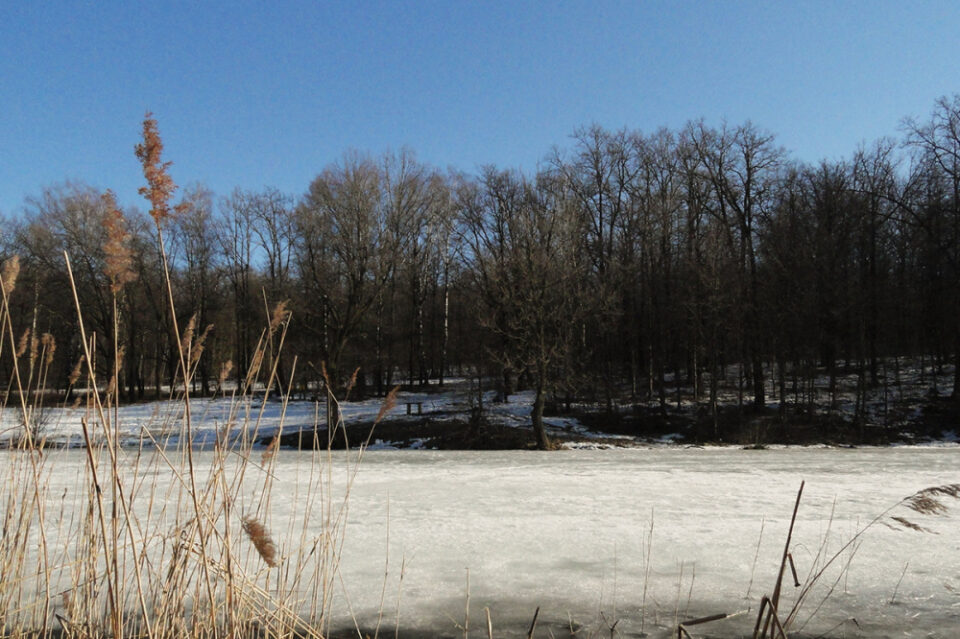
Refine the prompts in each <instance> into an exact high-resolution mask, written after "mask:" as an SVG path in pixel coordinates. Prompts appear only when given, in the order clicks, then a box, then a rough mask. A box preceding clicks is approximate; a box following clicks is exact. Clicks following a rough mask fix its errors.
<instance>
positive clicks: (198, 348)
mask: <svg viewBox="0 0 960 639" xmlns="http://www.w3.org/2000/svg"><path fill="white" fill-rule="evenodd" d="M211 330H213V324H207V327H206V328H205V329H203V332H202V333H201V334H200V337H198V338H197V340H196V341H195V342H194V343H193V346H191V347H190V365H191V366H193V365H194V364H196V363H197V362H199V361H200V356H201V355H203V349H204V348H205V346H204V344H205V343H206V341H207V336H208V335H210V331H211Z"/></svg>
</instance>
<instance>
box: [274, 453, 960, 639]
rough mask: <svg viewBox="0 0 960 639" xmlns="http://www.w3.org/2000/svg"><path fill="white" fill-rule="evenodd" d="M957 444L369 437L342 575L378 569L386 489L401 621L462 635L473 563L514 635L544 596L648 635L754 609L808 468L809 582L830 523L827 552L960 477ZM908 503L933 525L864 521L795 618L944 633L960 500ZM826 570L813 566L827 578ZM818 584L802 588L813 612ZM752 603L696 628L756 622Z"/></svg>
mask: <svg viewBox="0 0 960 639" xmlns="http://www.w3.org/2000/svg"><path fill="white" fill-rule="evenodd" d="M291 457H292V456H291ZM958 461H960V451H958V450H956V449H939V450H938V449H918V448H909V449H907V448H899V449H896V448H895V449H859V450H843V449H784V450H766V451H744V450H737V449H681V450H678V449H639V450H636V449H632V450H604V451H561V452H555V453H533V452H520V451H517V452H507V453H502V452H498V453H476V452H469V453H451V452H410V451H407V452H373V453H370V454H369V455H368V456H367V457H366V458H365V460H364V463H363V467H362V470H361V472H360V475H359V477H358V480H357V483H356V485H355V487H354V492H353V494H352V497H351V507H350V513H351V527H350V528H349V530H348V535H347V544H346V547H345V557H344V561H343V564H344V567H345V570H346V572H347V575H348V577H347V578H346V583H347V584H350V583H355V584H356V585H355V586H354V587H353V589H352V591H351V596H352V597H355V598H356V599H357V600H360V599H364V592H365V591H366V590H368V589H369V588H370V587H371V586H370V585H369V584H371V583H378V582H379V581H381V580H382V578H383V572H384V570H383V568H384V565H383V564H384V562H383V556H384V548H385V539H386V522H387V519H388V511H387V507H388V504H389V522H390V530H389V532H390V558H391V561H394V562H396V563H397V565H399V563H398V562H399V558H400V557H401V556H405V557H406V574H405V576H404V582H403V588H402V603H403V605H402V606H401V626H403V625H410V626H413V627H418V628H419V627H431V628H438V629H446V631H447V632H448V633H449V634H451V635H453V634H456V629H455V627H454V625H453V623H452V622H451V619H454V620H458V621H462V619H463V617H464V610H465V590H466V569H467V568H469V570H470V597H471V601H470V603H471V610H472V614H473V617H474V623H478V622H479V620H480V618H481V613H482V608H483V607H484V606H489V607H490V609H491V612H492V616H493V619H494V624H495V628H496V624H497V622H498V621H499V622H500V624H501V625H503V624H504V623H506V625H507V626H509V627H511V628H513V630H514V631H515V632H516V631H519V633H518V634H523V633H524V632H525V631H526V626H527V625H528V624H529V621H530V619H531V618H532V614H533V611H534V609H535V608H536V607H537V606H542V610H541V615H540V622H541V623H542V622H544V621H546V622H547V624H548V625H550V624H552V626H553V634H554V635H558V634H560V633H563V632H565V630H564V629H565V628H567V626H568V624H569V622H568V619H569V618H571V617H572V618H573V619H574V620H575V622H577V623H581V624H584V625H585V626H587V627H601V628H603V630H602V634H607V633H608V632H609V626H610V625H612V624H613V623H615V622H617V621H618V620H619V623H617V626H616V628H615V632H616V631H619V632H620V633H621V634H623V635H625V636H629V635H634V634H637V633H639V631H640V626H641V618H642V617H644V616H645V619H644V620H643V626H644V631H645V632H647V633H649V634H654V635H656V634H661V631H665V630H667V629H669V628H670V627H672V626H673V624H674V620H675V618H676V617H679V618H680V620H683V619H687V618H691V617H698V616H705V615H710V614H715V613H732V612H735V611H738V610H742V609H746V608H753V609H754V610H755V609H756V606H757V604H758V602H759V600H760V597H761V596H762V595H763V594H770V592H771V591H772V588H773V582H774V581H775V578H776V572H777V567H778V565H779V561H780V555H781V553H782V548H783V543H784V540H785V536H786V531H787V528H788V525H789V520H790V515H791V512H792V508H793V503H794V501H795V497H796V492H797V489H798V487H799V484H800V482H801V480H806V482H807V485H806V489H805V493H804V497H803V501H802V503H801V508H800V512H799V517H798V525H797V532H796V534H795V538H794V544H793V546H792V549H793V555H794V558H795V560H796V564H797V569H798V572H799V573H800V577H801V581H802V580H803V577H804V575H805V574H806V573H807V572H809V570H810V568H811V566H812V564H813V562H814V556H815V555H816V553H817V551H818V550H819V548H820V544H821V541H822V540H823V539H824V537H825V536H826V535H827V532H828V528H829V529H831V531H830V536H829V539H828V551H829V553H830V554H833V553H834V552H836V551H837V550H838V549H839V548H840V547H841V545H842V543H843V542H845V541H846V540H848V539H849V538H850V536H851V535H852V534H854V533H855V531H856V530H857V529H858V527H860V526H863V525H864V524H866V523H867V522H869V521H870V520H871V519H873V518H874V517H876V516H877V515H879V514H880V513H882V512H883V511H884V510H885V509H886V508H888V507H889V506H890V505H892V504H894V503H896V502H897V501H899V500H900V499H902V498H904V497H906V496H907V495H909V494H911V493H913V492H915V491H917V490H919V489H923V488H925V487H927V486H933V485H942V484H946V483H956V482H960V466H958ZM831 511H833V515H832V524H831V523H830V519H831ZM904 511H906V513H909V515H914V514H915V513H913V512H912V511H908V510H906V509H904V508H901V509H898V511H897V512H896V513H891V514H900V515H903V516H905V517H907V518H908V519H910V520H911V521H913V520H917V522H918V523H922V524H924V525H927V527H929V528H930V529H932V530H933V531H935V532H936V533H937V534H934V533H920V532H916V531H907V530H901V529H891V528H890V527H888V526H886V525H876V526H874V527H873V528H871V529H870V530H869V531H868V532H867V533H866V534H865V535H864V536H863V537H862V540H863V543H862V546H861V547H860V548H859V550H858V551H857V553H856V556H855V557H853V560H852V562H850V564H849V570H848V571H847V573H846V574H845V575H843V576H842V578H841V580H840V582H839V583H838V584H837V586H836V589H835V590H834V592H833V595H832V596H831V597H830V599H828V600H827V602H826V603H825V604H824V605H823V607H822V608H821V609H820V610H819V612H818V614H817V616H816V618H815V621H813V622H811V623H810V625H809V626H808V627H807V628H806V629H805V630H804V632H805V633H806V632H809V633H810V634H813V635H816V634H820V633H822V632H824V631H826V630H829V629H831V628H836V630H835V631H834V632H833V633H832V634H834V635H836V636H860V635H858V631H859V632H860V633H862V636H868V637H881V636H890V637H894V636H897V637H901V636H917V637H925V636H943V637H947V636H954V633H955V631H956V629H957V628H960V594H958V590H960V526H958V523H960V503H957V504H955V506H954V507H953V508H952V509H951V511H950V512H949V513H948V516H942V515H941V516H940V517H936V518H930V517H926V518H924V517H921V516H919V515H917V516H915V517H913V516H909V515H907V514H905V513H904ZM761 524H762V525H763V529H764V532H763V538H762V543H761V544H760V547H759V555H758V553H757V547H758V546H757V542H758V539H759V538H760V529H761ZM651 528H652V543H651V544H650V549H651V553H650V556H651V562H650V571H649V581H648V582H647V592H646V601H645V606H644V605H643V603H644V602H643V592H644V583H645V574H646V570H645V554H646V548H647V543H648V541H649V540H650V531H651ZM849 554H850V553H849V552H845V553H844V554H843V556H842V557H841V559H840V561H839V562H838V564H844V563H846V561H847V560H848V559H849ZM755 557H757V561H756V567H755V570H754V558H755ZM839 567H842V566H840V565H838V568H839ZM904 567H906V572H904ZM395 571H396V567H395V568H394V572H395ZM837 572H838V571H830V572H829V573H828V575H827V576H826V577H825V579H824V581H825V582H828V585H830V584H832V583H833V582H834V581H835V580H836V575H837ZM752 574H753V583H752V587H751V575H752ZM901 575H903V579H902V582H901V583H900V585H899V588H898V589H897V594H896V599H895V600H894V603H893V604H891V603H890V601H891V599H892V598H893V594H894V590H895V588H897V582H898V580H900V578H901ZM788 581H789V579H788ZM790 586H791V587H789V588H786V589H785V595H784V596H785V597H786V598H787V599H788V600H789V599H790V598H791V597H794V596H795V591H796V589H795V588H793V587H792V583H791V584H790ZM348 587H349V586H348ZM748 589H749V591H750V592H749V598H748V597H747V595H748ZM391 591H392V592H396V589H395V588H393V589H388V592H391ZM822 598H823V597H822V596H819V597H813V598H811V600H810V605H809V609H808V611H807V613H809V612H812V611H813V609H814V608H816V607H817V605H818V604H819V603H820V601H821V600H822ZM644 608H645V610H644ZM754 616H755V615H745V616H742V617H739V618H736V619H735V620H729V621H725V622H718V623H715V624H713V625H710V626H707V625H704V626H699V627H697V628H695V629H692V630H694V631H700V633H709V634H710V635H711V636H736V635H738V634H749V633H750V632H751V631H752V625H753V617H754ZM806 616H808V614H804V613H803V612H801V614H800V618H801V619H804V618H806ZM854 618H855V619H856V622H853V621H849V620H851V619H854ZM838 624H839V625H838ZM478 625H479V624H478ZM947 629H950V631H949V632H948V631H947ZM938 632H939V634H937V633H938ZM566 633H567V634H569V632H568V630H567V631H566ZM904 633H906V634H904ZM928 633H934V634H933V635H928ZM694 634H698V633H697V632H694Z"/></svg>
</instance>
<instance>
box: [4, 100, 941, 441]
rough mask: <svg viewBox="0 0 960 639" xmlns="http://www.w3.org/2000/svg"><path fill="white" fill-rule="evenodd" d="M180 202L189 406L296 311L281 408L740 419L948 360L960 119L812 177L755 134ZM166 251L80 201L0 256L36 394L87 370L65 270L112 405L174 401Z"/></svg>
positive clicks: (364, 175) (621, 135)
mask: <svg viewBox="0 0 960 639" xmlns="http://www.w3.org/2000/svg"><path fill="white" fill-rule="evenodd" d="M173 160H174V161H175V160H176V158H173ZM174 168H175V167H174ZM174 173H175V171H174ZM169 186H170V187H172V186H173V185H172V184H170V185H169ZM179 199H180V204H179V205H178V206H177V207H175V210H174V211H173V212H172V214H171V215H170V216H169V217H168V218H167V219H165V220H163V221H162V225H161V230H162V239H163V241H164V242H165V249H166V252H167V257H168V258H169V263H170V267H171V279H172V284H173V297H174V298H175V300H174V301H175V306H176V308H177V309H179V311H178V313H181V314H182V316H179V317H178V318H177V320H178V322H179V324H180V325H181V326H185V325H187V324H188V322H189V320H190V318H191V317H194V316H195V319H194V321H193V324H194V326H195V327H196V329H195V330H196V332H197V335H200V334H202V333H205V337H204V350H203V351H202V355H200V356H199V359H198V361H197V363H196V365H197V373H196V375H195V376H194V382H195V384H196V386H197V391H198V392H200V393H206V392H211V391H212V390H213V389H214V388H215V387H216V385H217V384H218V383H219V381H220V377H221V375H220V373H221V371H222V370H225V369H224V368H223V364H224V363H225V362H227V361H228V360H229V361H230V362H231V364H232V367H231V368H230V376H231V377H232V378H236V379H244V377H245V376H246V375H247V372H248V370H249V369H250V367H251V366H252V365H253V364H254V362H252V359H253V358H254V357H255V353H256V352H257V351H258V349H257V345H258V343H259V341H260V340H261V339H265V340H273V341H278V337H277V336H276V335H271V334H270V333H269V331H266V327H267V326H268V325H269V324H270V321H271V318H272V317H273V316H274V313H275V312H282V311H277V310H276V307H277V305H278V304H282V303H284V302H285V303H286V306H285V308H286V309H289V310H290V311H291V312H292V315H291V316H290V323H289V330H288V331H287V332H286V334H285V336H284V344H283V348H282V350H281V349H280V344H279V343H277V344H276V345H275V346H273V347H271V348H275V349H276V350H269V353H271V354H272V353H274V352H276V353H278V354H279V353H282V355H278V357H279V359H278V360H277V361H276V364H277V370H278V377H279V379H281V380H284V381H283V384H284V386H286V385H287V383H288V381H289V382H290V383H292V384H293V385H294V390H295V391H297V392H301V391H302V392H314V390H315V389H316V388H319V387H320V386H321V380H322V379H323V378H324V376H325V375H326V377H327V378H329V379H331V380H334V381H333V382H332V383H334V384H336V385H338V386H340V385H343V384H345V383H346V380H347V379H348V378H350V377H351V375H352V373H353V371H354V370H355V368H356V367H359V374H358V375H357V376H356V381H355V387H356V388H355V390H354V391H353V392H354V393H384V392H385V390H386V389H388V388H389V387H391V386H392V385H394V384H397V383H406V384H414V385H427V384H434V383H436V384H442V383H443V382H444V380H445V379H447V378H449V377H450V376H471V377H476V378H483V379H484V380H487V381H485V382H484V383H489V380H490V379H496V380H497V381H496V385H497V387H498V390H500V391H501V393H507V394H509V393H511V392H512V391H513V390H514V389H515V388H516V387H517V386H518V385H521V386H523V387H528V388H534V389H536V390H537V391H538V393H537V402H536V405H535V410H534V423H535V425H539V423H540V416H541V415H542V410H543V407H544V403H545V402H546V401H547V399H548V397H550V396H554V397H561V398H563V397H565V398H567V399H569V398H578V399H581V400H583V399H586V400H591V401H597V402H602V403H605V404H606V405H607V406H612V405H613V403H614V402H615V401H617V400H618V399H620V398H623V397H625V396H629V397H632V398H639V399H654V400H655V399H658V398H659V400H660V401H661V402H662V403H666V402H668V401H669V397H668V395H667V394H668V393H669V392H670V391H669V389H670V388H671V385H670V384H668V383H667V380H680V379H682V380H685V383H686V384H688V385H689V386H690V387H692V388H693V389H694V390H693V392H694V395H695V396H696V398H697V399H698V400H699V401H702V402H704V405H706V406H711V407H713V408H714V410H715V407H716V400H717V392H718V389H717V385H718V380H719V379H720V378H721V372H722V371H723V370H725V369H726V368H727V367H729V366H732V365H738V364H739V366H738V367H737V369H738V370H739V371H740V372H739V376H740V389H741V401H742V403H743V404H744V405H751V404H752V405H755V406H763V405H764V404H765V403H766V402H767V398H768V394H769V393H770V392H774V393H776V395H777V396H778V397H781V398H785V397H786V396H787V392H786V386H787V383H788V379H790V378H792V377H795V376H796V375H797V373H798V371H801V372H803V375H807V376H810V375H812V374H813V373H812V372H810V371H814V370H816V369H817V368H818V367H820V368H825V369H826V372H827V374H828V375H829V376H830V379H831V380H835V379H836V377H837V375H838V374H839V372H838V371H839V370H840V369H841V368H843V369H844V370H846V371H850V370H853V371H855V372H856V373H857V374H858V375H859V379H860V380H861V381H860V383H861V384H862V385H863V387H865V388H866V387H869V386H870V385H873V384H877V383H878V380H879V378H880V376H881V375H882V366H883V361H884V359H885V358H887V357H890V356H898V355H916V354H925V355H930V356H933V357H935V358H937V359H938V361H942V362H945V361H948V360H949V359H950V358H951V357H953V358H956V357H957V356H958V354H960V304H958V301H960V286H958V284H960V264H958V258H960V255H958V251H960V96H954V97H952V98H944V99H941V100H939V101H938V102H937V103H936V104H935V106H934V109H933V111H932V113H931V115H930V116H929V117H928V118H927V119H925V120H922V121H913V120H907V121H905V122H904V125H903V135H902V136H901V138H900V139H899V140H894V139H886V140H881V141H879V142H876V143H874V144H871V145H867V146H863V147H862V148H859V149H857V150H856V151H855V152H854V153H853V155H852V156H851V157H850V158H847V159H844V160H838V161H824V162H821V163H820V164H817V165H806V164H802V163H799V162H796V161H794V160H792V159H791V158H790V157H789V156H788V155H787V154H786V153H785V152H784V150H783V149H781V148H780V147H779V146H778V145H777V143H776V140H775V138H774V136H773V135H771V134H768V133H766V132H764V131H762V130H760V129H758V128H757V127H755V126H753V125H752V124H750V123H747V124H743V125H738V126H729V125H724V126H721V127H719V128H715V127H710V126H707V125H706V124H704V123H703V122H692V123H689V124H688V125H687V126H685V127H684V128H682V129H681V130H678V131H671V130H659V131H657V132H655V133H652V134H643V133H639V132H632V131H625V130H624V131H608V130H604V129H601V128H599V127H590V128H585V129H582V130H579V131H577V132H576V133H575V135H574V136H573V142H572V144H571V145H570V147H569V148H568V149H566V150H564V151H555V152H554V153H553V154H552V155H551V156H549V157H548V158H547V159H546V160H545V162H544V163H543V168H542V169H541V170H539V172H537V173H536V174H535V175H524V174H522V173H520V172H517V171H513V170H503V169H500V168H496V167H487V168H485V169H483V170H482V171H480V172H479V175H464V174H457V173H449V172H440V171H438V170H436V169H434V168H432V167H430V166H427V165H425V164H423V163H420V162H418V161H417V160H416V159H415V158H414V157H413V155H412V154H411V153H408V152H402V153H400V154H396V155H392V154H391V155H385V156H383V157H377V158H374V157H370V156H367V155H362V154H357V153H351V154H347V155H345V156H344V157H343V158H342V159H341V160H339V161H338V162H336V163H333V164H331V165H329V166H327V167H326V168H324V169H323V170H322V171H321V172H320V174H319V175H318V176H317V177H316V179H315V180H314V181H313V182H312V183H311V184H310V185H309V187H308V188H307V190H306V192H305V193H303V194H300V195H296V196H293V195H289V194H284V193H280V192H278V191H276V190H275V189H269V188H267V189H263V190H259V191H250V190H243V189H238V190H236V191H234V192H233V193H231V194H229V195H227V196H225V197H219V198H218V197H216V196H215V195H214V194H213V193H211V192H210V191H209V190H207V189H205V188H204V187H203V186H190V187H187V188H185V189H183V190H182V191H181V192H180V197H179ZM118 225H120V226H121V227H122V231H123V232H122V233H119V234H118V231H117V227H118ZM157 235H158V233H157V226H156V224H155V220H154V219H151V218H150V217H149V216H147V215H146V214H144V213H141V212H139V211H138V210H137V209H136V208H134V207H130V208H128V209H126V210H124V211H123V212H122V213H120V212H118V211H117V210H116V207H115V206H114V204H113V202H112V197H111V196H109V195H108V196H106V197H105V196H104V194H102V193H99V192H97V191H95V190H94V189H92V188H90V187H87V186H84V185H78V184H67V185H62V186H57V187H51V188H48V189H46V190H44V191H43V193H41V194H40V195H39V196H37V197H35V198H32V199H30V200H28V201H27V202H26V204H25V206H24V211H23V213H22V215H20V216H18V217H17V218H16V219H11V220H7V221H5V222H4V224H3V231H2V246H0V256H2V257H3V258H4V259H8V258H10V257H11V256H13V255H17V256H19V259H20V273H19V278H18V280H17V284H16V287H15V289H14V290H13V291H12V294H11V297H10V306H11V309H13V312H12V314H11V317H12V319H13V330H14V332H15V333H16V334H17V335H23V334H25V333H26V331H27V330H29V331H30V333H29V335H32V336H34V337H36V336H38V335H41V334H43V333H48V334H50V335H51V336H52V337H53V338H54V339H55V341H56V343H57V344H58V345H59V349H58V351H57V360H56V361H55V362H54V363H53V364H52V365H51V369H50V374H49V380H48V384H49V386H50V387H51V388H65V387H66V386H67V383H68V378H69V376H70V373H71V370H72V369H73V367H74V364H75V363H76V361H77V359H78V358H79V356H80V352H81V343H80V337H79V333H78V326H77V321H76V311H75V308H74V303H73V294H72V292H71V287H70V281H69V278H68V275H67V270H66V264H65V260H64V257H63V256H64V252H66V253H67V254H68V255H69V256H70V260H71V264H72V268H73V276H74V280H75V283H76V286H77V289H78V294H79V298H80V300H81V303H82V305H83V307H84V312H85V321H86V323H87V329H88V331H90V332H95V333H96V334H97V335H98V336H100V339H97V341H96V349H97V364H96V366H97V370H98V371H101V370H102V371H106V372H109V371H112V370H113V369H114V359H115V357H114V348H113V344H112V341H111V339H110V336H112V334H113V329H112V327H113V326H114V321H115V318H119V323H118V325H119V327H120V341H121V342H122V345H123V347H124V352H123V356H122V362H121V363H120V371H121V374H120V378H119V380H118V383H119V386H120V388H121V389H122V391H123V393H124V394H125V396H126V397H127V398H128V399H139V398H145V397H151V396H159V395H160V394H161V388H162V387H163V386H165V385H169V384H170V383H171V382H172V380H173V379H174V377H175V374H176V372H177V368H178V362H179V360H178V357H179V355H178V349H177V343H176V339H175V337H174V336H173V331H172V326H171V318H170V312H169V308H170V307H169V304H168V303H167V298H166V295H167V292H166V288H165V283H164V275H163V268H162V261H161V259H162V258H161V255H160V252H159V250H158V244H157ZM111 242H113V244H111ZM117 242H120V244H122V245H123V247H126V248H127V249H129V260H128V264H126V269H127V272H126V273H125V275H124V277H126V279H128V280H129V281H128V282H124V284H125V285H123V286H121V287H116V286H114V290H117V291H118V294H117V296H116V299H117V309H116V313H115V311H114V307H113V297H114V296H113V295H112V294H111V284H112V283H113V284H116V279H115V278H116V277H117V275H116V273H115V272H114V273H113V274H112V275H111V267H110V263H111V256H115V254H116V250H117V249H116V245H117ZM111 278H113V279H111ZM281 308H283V307H281ZM208 327H210V328H209V329H208ZM24 339H25V340H27V342H29V338H24ZM25 343H26V342H25ZM21 350H22V351H23V352H22V353H21V357H29V351H30V350H31V349H29V348H25V349H21ZM294 355H295V356H296V362H294ZM271 357H272V355H271ZM0 365H2V366H3V370H2V373H0V374H2V375H3V379H0V381H2V382H3V383H7V380H8V379H9V374H10V368H11V367H10V362H9V360H8V361H5V362H3V363H0ZM956 370H957V375H960V366H958V367H957V368H956ZM804 371H805V372H804ZM106 372H105V373H104V378H105V379H106V378H107V377H108V375H107V373H106ZM955 387H960V385H956V384H955ZM780 404H781V407H782V409H783V410H787V409H788V407H787V404H786V402H780Z"/></svg>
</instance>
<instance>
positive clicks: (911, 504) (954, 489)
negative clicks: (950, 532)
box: [906, 484, 960, 515]
mask: <svg viewBox="0 0 960 639" xmlns="http://www.w3.org/2000/svg"><path fill="white" fill-rule="evenodd" d="M943 497H952V498H953V499H960V484H945V485H943V486H931V487H929V488H924V489H923V490H921V491H919V492H917V493H915V494H914V495H912V496H911V497H909V498H908V499H907V501H906V505H907V508H909V509H911V510H913V511H915V512H918V513H920V514H922V515H942V514H943V513H945V512H947V510H948V508H947V505H946V504H945V503H944V502H943V499H942V498H943Z"/></svg>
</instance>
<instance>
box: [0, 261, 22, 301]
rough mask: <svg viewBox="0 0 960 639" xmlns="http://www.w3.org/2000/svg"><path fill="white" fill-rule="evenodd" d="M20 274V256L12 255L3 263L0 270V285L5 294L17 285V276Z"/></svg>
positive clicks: (8, 293)
mask: <svg viewBox="0 0 960 639" xmlns="http://www.w3.org/2000/svg"><path fill="white" fill-rule="evenodd" d="M19 275H20V256H19V255H14V256H13V257H11V258H9V259H7V260H6V261H4V263H3V269H2V270H0V287H2V288H3V292H4V294H5V295H10V293H12V292H13V289H14V288H16V286H17V276H19Z"/></svg>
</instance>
